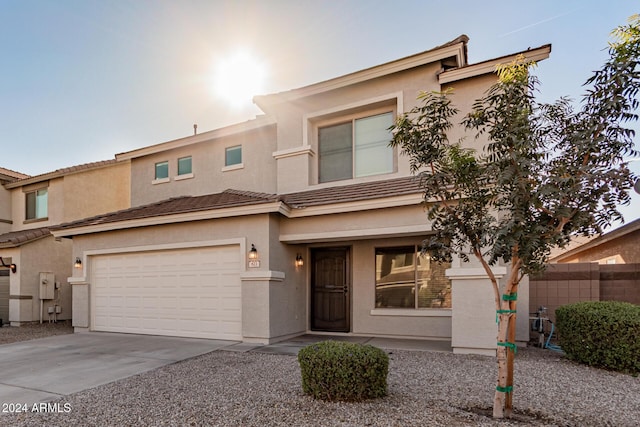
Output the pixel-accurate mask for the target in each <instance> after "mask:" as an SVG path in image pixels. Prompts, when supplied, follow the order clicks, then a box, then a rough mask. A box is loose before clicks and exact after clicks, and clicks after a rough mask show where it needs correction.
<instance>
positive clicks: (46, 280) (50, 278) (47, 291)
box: [40, 273, 56, 299]
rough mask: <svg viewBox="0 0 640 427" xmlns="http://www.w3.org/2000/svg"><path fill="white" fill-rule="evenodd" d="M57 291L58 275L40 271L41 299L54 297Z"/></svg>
mask: <svg viewBox="0 0 640 427" xmlns="http://www.w3.org/2000/svg"><path fill="white" fill-rule="evenodd" d="M55 291H56V275H55V274H53V273H40V299H54V298H55Z"/></svg>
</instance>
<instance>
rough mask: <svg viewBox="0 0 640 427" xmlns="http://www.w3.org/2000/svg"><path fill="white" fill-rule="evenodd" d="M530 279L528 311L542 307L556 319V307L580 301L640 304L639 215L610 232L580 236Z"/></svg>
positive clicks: (552, 318)
mask: <svg viewBox="0 0 640 427" xmlns="http://www.w3.org/2000/svg"><path fill="white" fill-rule="evenodd" d="M550 262H551V264H550V265H549V266H548V267H547V269H546V270H545V271H544V272H543V273H542V274H540V275H539V276H537V277H533V278H531V280H530V299H529V311H530V312H531V313H534V312H536V311H537V310H538V309H539V307H545V308H546V309H547V315H548V316H549V318H550V319H551V320H552V321H555V310H556V309H557V308H558V307H560V306H563V305H566V304H571V303H576V302H580V301H624V302H629V303H632V304H640V218H639V219H636V220H634V221H631V222H630V223H628V224H625V225H623V226H621V227H619V228H617V229H615V230H613V231H610V232H609V233H606V234H603V235H601V236H597V237H592V238H591V239H587V240H585V239H580V240H579V241H578V242H577V244H574V245H572V246H571V247H570V248H569V249H568V250H565V251H564V252H561V253H559V254H556V255H554V256H553V257H552V258H551V259H550Z"/></svg>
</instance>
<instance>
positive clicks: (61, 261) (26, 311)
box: [0, 160, 131, 326]
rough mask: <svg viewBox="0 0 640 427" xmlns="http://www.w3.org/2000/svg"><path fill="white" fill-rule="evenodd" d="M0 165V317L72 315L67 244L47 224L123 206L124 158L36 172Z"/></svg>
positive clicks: (126, 196)
mask: <svg viewBox="0 0 640 427" xmlns="http://www.w3.org/2000/svg"><path fill="white" fill-rule="evenodd" d="M10 172H11V171H7V170H5V169H0V179H1V180H2V187H1V189H0V257H2V260H3V262H4V263H5V264H8V265H11V264H13V267H12V268H0V318H1V319H2V321H3V322H4V323H7V322H10V323H11V324H12V325H14V326H19V325H21V324H23V323H30V322H36V321H49V320H53V319H56V320H64V319H71V317H72V311H71V308H72V307H71V287H70V285H69V284H68V282H67V278H68V277H69V276H71V275H72V270H73V264H74V263H73V262H70V259H71V253H72V243H71V241H69V240H68V239H56V238H54V236H53V235H52V234H51V231H50V227H51V226H53V225H58V224H61V223H64V222H69V221H73V220H77V219H81V218H86V217H88V216H92V215H96V214H99V213H103V212H111V211H113V210H117V209H125V208H128V207H129V206H130V205H129V202H130V188H131V185H130V181H129V177H130V172H129V162H128V161H116V160H108V161H103V162H96V163H89V164H85V165H79V166H73V167H69V168H64V169H58V170H56V171H53V172H50V173H45V174H42V175H38V176H33V177H30V176H27V175H23V174H17V173H10Z"/></svg>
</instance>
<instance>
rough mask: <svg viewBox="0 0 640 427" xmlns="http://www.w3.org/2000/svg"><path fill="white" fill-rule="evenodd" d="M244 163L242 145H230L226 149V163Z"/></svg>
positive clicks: (231, 164)
mask: <svg viewBox="0 0 640 427" xmlns="http://www.w3.org/2000/svg"><path fill="white" fill-rule="evenodd" d="M241 163H242V146H241V145H238V146H236V147H228V148H227V149H226V150H225V157H224V165H225V166H233V165H239V164H241Z"/></svg>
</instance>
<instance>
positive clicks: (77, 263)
mask: <svg viewBox="0 0 640 427" xmlns="http://www.w3.org/2000/svg"><path fill="white" fill-rule="evenodd" d="M73 266H74V267H75V268H82V260H81V259H80V257H76V262H75V263H74V264H73Z"/></svg>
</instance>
